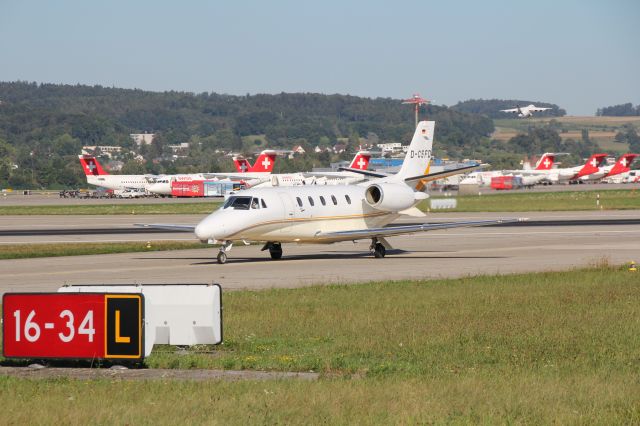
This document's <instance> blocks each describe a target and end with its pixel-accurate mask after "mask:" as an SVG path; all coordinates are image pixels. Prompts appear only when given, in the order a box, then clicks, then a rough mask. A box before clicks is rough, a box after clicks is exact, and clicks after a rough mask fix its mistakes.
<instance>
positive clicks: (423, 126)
mask: <svg viewBox="0 0 640 426" xmlns="http://www.w3.org/2000/svg"><path fill="white" fill-rule="evenodd" d="M435 124H436V123H435V121H421V122H419V123H418V126H417V127H416V131H415V132H414V134H413V138H412V139H411V144H410V145H409V149H408V150H407V154H406V155H405V157H404V161H403V162H402V167H401V168H400V171H399V172H398V173H397V174H395V175H394V176H393V178H392V179H393V180H394V181H400V182H404V180H405V179H406V178H410V177H414V176H421V175H426V174H429V166H430V164H431V155H432V149H433V135H434V132H435ZM407 184H409V185H412V186H413V188H414V189H417V190H421V189H422V188H423V187H424V183H423V182H421V181H416V182H413V181H412V182H408V183H407Z"/></svg>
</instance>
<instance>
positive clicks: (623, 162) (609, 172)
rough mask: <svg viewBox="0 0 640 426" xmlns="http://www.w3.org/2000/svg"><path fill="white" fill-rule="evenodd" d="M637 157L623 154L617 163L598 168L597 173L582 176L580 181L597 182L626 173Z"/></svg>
mask: <svg viewBox="0 0 640 426" xmlns="http://www.w3.org/2000/svg"><path fill="white" fill-rule="evenodd" d="M637 156H638V154H624V155H622V156H620V158H618V161H616V162H615V164H612V165H610V166H603V167H599V168H598V171H596V172H594V173H592V174H590V175H586V176H582V177H581V178H580V180H582V181H588V180H599V179H603V178H608V177H611V176H615V175H619V174H621V173H626V172H628V171H630V170H631V163H633V160H634V159H635V158H636V157H637Z"/></svg>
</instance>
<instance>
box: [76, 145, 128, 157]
mask: <svg viewBox="0 0 640 426" xmlns="http://www.w3.org/2000/svg"><path fill="white" fill-rule="evenodd" d="M98 152H99V153H100V154H101V155H106V156H107V157H109V158H111V157H112V155H113V154H119V153H120V152H122V147H120V146H112V145H85V146H83V147H82V155H96V154H98Z"/></svg>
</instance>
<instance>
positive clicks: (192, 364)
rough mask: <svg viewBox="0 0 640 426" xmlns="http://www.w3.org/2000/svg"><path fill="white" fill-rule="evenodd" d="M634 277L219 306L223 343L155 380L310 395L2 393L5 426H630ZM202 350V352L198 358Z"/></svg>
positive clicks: (637, 407) (67, 387) (346, 293)
mask: <svg viewBox="0 0 640 426" xmlns="http://www.w3.org/2000/svg"><path fill="white" fill-rule="evenodd" d="M638 300H640V275H639V274H638V273H631V272H628V271H626V269H624V268H611V267H607V266H606V265H603V266H600V267H594V268H591V269H585V270H576V271H568V272H554V273H538V274H519V275H507V276H481V277H469V278H464V279H451V280H432V281H402V282H384V283H370V284H363V285H350V286H341V285H332V286H316V287H310V288H302V289H282V290H266V291H257V292H251V291H239V292H227V293H225V296H224V305H225V317H224V324H225V344H224V345H222V346H220V347H216V348H210V349H211V352H210V353H199V350H198V349H194V350H192V352H191V353H190V354H188V355H176V354H174V353H173V352H169V351H168V348H166V347H160V348H158V350H156V351H155V352H154V354H153V355H152V356H151V357H150V358H148V359H147V361H146V363H147V364H148V366H150V367H170V368H226V369H242V368H244V369H266V370H286V371H309V370H313V371H317V372H321V373H322V376H321V379H320V380H319V381H318V382H301V381H295V380H294V381H291V380H280V381H267V382H253V381H252V382H238V383H229V382H206V383H194V382H173V381H169V380H158V381H148V382H120V381H114V380H99V381H73V380H33V381H32V380H19V379H14V378H6V377H2V378H0V406H2V410H0V423H7V422H12V423H16V424H21V423H42V422H45V423H47V422H51V419H56V420H55V421H56V422H58V423H60V422H62V423H87V422H91V423H130V424H134V423H135V424H137V423H156V422H161V423H170V422H171V423H173V422H175V420H177V419H179V420H180V421H182V422H187V423H204V422H206V423H218V424H247V423H294V424H301V423H304V424H320V423H322V424H327V423H329V424H335V423H338V424H348V423H361V424H362V423H364V424H381V423H382V424H388V423H458V424H460V423H464V424H467V423H485V424H493V423H529V424H541V423H559V424H567V423H571V424H576V423H577V424H592V423H595V424H633V423H638V422H640V305H639V304H638ZM199 349H202V348H199Z"/></svg>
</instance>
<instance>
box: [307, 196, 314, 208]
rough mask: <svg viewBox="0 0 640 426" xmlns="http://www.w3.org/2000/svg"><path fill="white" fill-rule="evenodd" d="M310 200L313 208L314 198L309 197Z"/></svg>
mask: <svg viewBox="0 0 640 426" xmlns="http://www.w3.org/2000/svg"><path fill="white" fill-rule="evenodd" d="M308 198H309V204H311V207H313V198H311V197H308Z"/></svg>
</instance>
